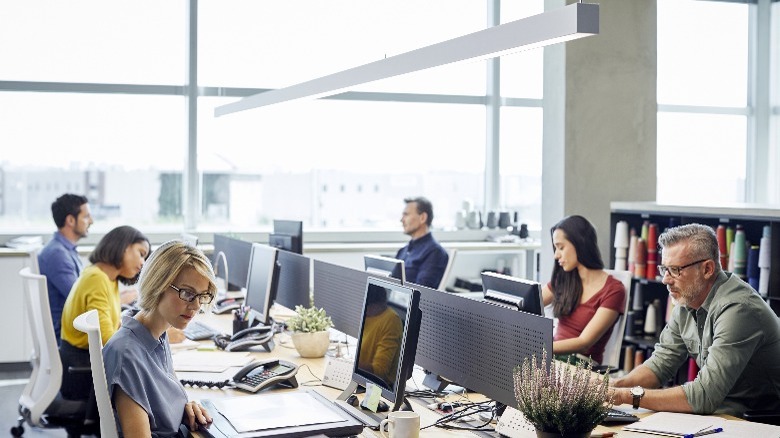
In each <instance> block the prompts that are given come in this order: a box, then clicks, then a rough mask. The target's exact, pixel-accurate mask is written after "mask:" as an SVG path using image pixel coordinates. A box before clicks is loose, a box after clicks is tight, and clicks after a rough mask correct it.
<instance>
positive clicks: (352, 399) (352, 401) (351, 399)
mask: <svg viewBox="0 0 780 438" xmlns="http://www.w3.org/2000/svg"><path fill="white" fill-rule="evenodd" d="M346 401H347V404H349V405H352V406H354V407H357V405H358V398H357V396H356V395H355V394H352V395H350V396H349V398H347V400H346Z"/></svg>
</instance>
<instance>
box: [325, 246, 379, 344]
mask: <svg viewBox="0 0 780 438" xmlns="http://www.w3.org/2000/svg"><path fill="white" fill-rule="evenodd" d="M313 266H314V268H313V269H314V278H313V282H314V305H315V306H316V307H321V308H323V309H325V312H326V313H327V314H328V316H330V318H331V319H332V320H333V325H334V328H335V329H336V330H338V331H340V332H343V333H346V334H347V335H349V336H352V337H353V338H357V337H358V334H359V331H360V319H361V317H362V316H363V300H364V299H365V296H366V283H367V281H368V276H369V274H368V273H367V272H365V271H361V270H358V269H352V268H347V267H344V266H339V265H334V264H332V263H327V262H323V261H320V260H314V261H313Z"/></svg>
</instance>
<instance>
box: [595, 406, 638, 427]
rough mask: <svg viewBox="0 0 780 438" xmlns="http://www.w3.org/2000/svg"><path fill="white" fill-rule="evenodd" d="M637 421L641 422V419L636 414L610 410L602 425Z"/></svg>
mask: <svg viewBox="0 0 780 438" xmlns="http://www.w3.org/2000/svg"><path fill="white" fill-rule="evenodd" d="M635 421H639V417H637V416H636V415H634V414H629V413H627V412H623V411H619V410H617V409H610V410H609V411H608V412H607V416H606V418H604V419H603V420H601V424H614V423H633V422H635Z"/></svg>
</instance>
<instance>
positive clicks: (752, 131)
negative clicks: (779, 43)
mask: <svg viewBox="0 0 780 438" xmlns="http://www.w3.org/2000/svg"><path fill="white" fill-rule="evenodd" d="M748 8H749V10H750V13H749V22H748V29H749V32H750V36H749V39H748V41H749V43H748V108H750V109H751V115H750V116H748V124H747V126H748V129H747V131H748V132H747V151H746V153H747V157H746V158H747V159H746V160H745V163H746V169H745V172H746V173H745V175H748V177H746V178H745V201H747V202H758V203H766V202H769V187H770V184H772V183H773V181H771V179H773V177H772V176H770V172H769V166H770V160H768V159H767V158H768V157H769V152H770V147H769V126H770V117H771V113H772V111H771V107H770V105H771V102H770V82H771V79H770V65H771V42H770V38H771V23H772V21H771V15H770V14H771V1H770V0H757V1H756V3H755V4H750V5H748ZM776 183H777V182H776V181H775V182H774V184H776Z"/></svg>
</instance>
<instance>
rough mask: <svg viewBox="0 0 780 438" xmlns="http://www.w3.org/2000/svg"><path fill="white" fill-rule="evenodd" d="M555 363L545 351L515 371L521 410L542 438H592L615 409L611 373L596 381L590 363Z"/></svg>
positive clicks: (517, 395)
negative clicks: (610, 389) (608, 414)
mask: <svg viewBox="0 0 780 438" xmlns="http://www.w3.org/2000/svg"><path fill="white" fill-rule="evenodd" d="M553 362H554V363H553V364H551V365H550V366H549V367H548V366H547V351H544V352H543V354H542V359H541V361H537V358H536V356H533V357H531V358H530V359H529V358H528V357H526V358H525V359H524V360H523V365H522V367H516V368H515V370H514V384H515V398H516V399H517V408H518V409H519V410H520V411H521V412H522V413H523V415H524V416H525V418H526V420H528V422H529V423H531V424H533V425H534V427H535V428H536V435H537V436H538V437H571V438H573V437H588V436H590V433H591V431H592V430H593V429H595V428H596V426H597V425H598V424H599V423H600V422H601V421H602V420H603V419H604V417H606V415H607V411H608V410H609V409H610V408H611V407H612V398H611V396H610V393H609V374H608V373H606V374H604V376H603V378H597V379H594V378H593V377H592V375H593V374H592V372H591V367H592V365H591V364H590V363H587V364H586V363H585V362H584V361H581V362H579V363H577V365H572V364H570V363H569V362H568V361H567V362H566V363H563V362H559V361H553Z"/></svg>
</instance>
